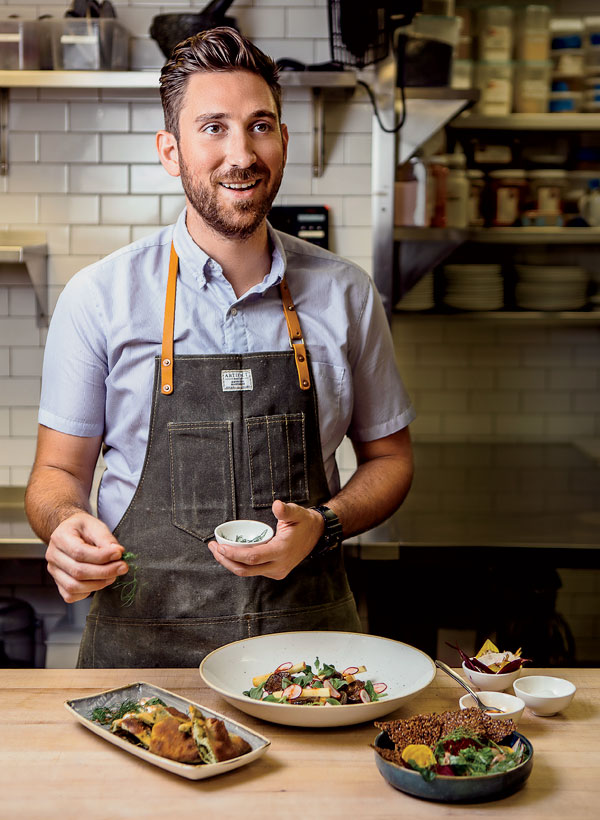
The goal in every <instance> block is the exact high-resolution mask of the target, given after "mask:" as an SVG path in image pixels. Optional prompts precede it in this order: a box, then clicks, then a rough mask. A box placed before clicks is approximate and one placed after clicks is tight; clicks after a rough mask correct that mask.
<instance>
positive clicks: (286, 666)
mask: <svg viewBox="0 0 600 820" xmlns="http://www.w3.org/2000/svg"><path fill="white" fill-rule="evenodd" d="M293 665H294V664H293V663H292V662H291V661H286V662H285V663H280V664H279V666H278V667H277V669H276V670H275V672H287V670H288V669H291V668H292V666H293Z"/></svg>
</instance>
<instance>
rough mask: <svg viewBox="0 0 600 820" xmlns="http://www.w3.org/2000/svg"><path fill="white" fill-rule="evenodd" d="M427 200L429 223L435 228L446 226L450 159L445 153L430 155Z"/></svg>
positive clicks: (428, 160) (428, 159)
mask: <svg viewBox="0 0 600 820" xmlns="http://www.w3.org/2000/svg"><path fill="white" fill-rule="evenodd" d="M425 162H426V165H427V202H428V208H427V210H428V213H429V224H430V225H431V226H432V227H434V228H445V227H446V184H447V179H448V159H447V157H446V155H445V154H440V155H437V156H432V157H428V158H427V160H425Z"/></svg>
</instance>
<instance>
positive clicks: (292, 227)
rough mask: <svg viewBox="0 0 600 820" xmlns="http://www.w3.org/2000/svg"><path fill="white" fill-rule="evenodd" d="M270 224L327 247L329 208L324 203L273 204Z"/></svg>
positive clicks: (269, 218)
mask: <svg viewBox="0 0 600 820" xmlns="http://www.w3.org/2000/svg"><path fill="white" fill-rule="evenodd" d="M268 220H269V222H270V223H271V225H272V226H273V227H274V228H276V229H277V230H278V231H284V233H289V234H291V235H292V236H297V237H299V238H300V239H306V240H307V241H308V242H312V243H313V244H314V245H319V247H321V248H328V247H329V209H328V208H327V206H326V205H274V206H273V207H272V208H271V210H270V212H269V216H268Z"/></svg>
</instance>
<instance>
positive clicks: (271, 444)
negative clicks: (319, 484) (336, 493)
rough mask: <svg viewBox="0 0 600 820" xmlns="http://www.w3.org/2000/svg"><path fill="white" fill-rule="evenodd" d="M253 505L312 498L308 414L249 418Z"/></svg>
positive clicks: (260, 505)
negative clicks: (307, 455)
mask: <svg viewBox="0 0 600 820" xmlns="http://www.w3.org/2000/svg"><path fill="white" fill-rule="evenodd" d="M246 430H247V434H248V455H249V463H250V485H251V492H252V506H253V507H254V508H258V507H270V506H271V504H272V503H273V501H274V500H275V499H279V500H281V501H285V502H294V503H301V502H303V501H308V499H309V495H308V471H307V459H306V436H305V419H304V413H283V414H281V415H276V416H254V417H252V418H249V419H246Z"/></svg>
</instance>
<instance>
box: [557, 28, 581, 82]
mask: <svg viewBox="0 0 600 820" xmlns="http://www.w3.org/2000/svg"><path fill="white" fill-rule="evenodd" d="M583 32H584V29H583V21H582V20H581V19H580V18H578V17H573V18H554V19H552V20H551V21H550V38H551V39H550V44H551V51H550V56H551V58H552V70H553V76H554V77H581V76H582V75H583V68H584V59H585V53H584V49H583Z"/></svg>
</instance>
